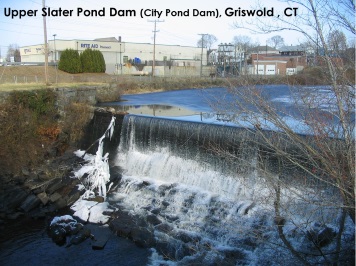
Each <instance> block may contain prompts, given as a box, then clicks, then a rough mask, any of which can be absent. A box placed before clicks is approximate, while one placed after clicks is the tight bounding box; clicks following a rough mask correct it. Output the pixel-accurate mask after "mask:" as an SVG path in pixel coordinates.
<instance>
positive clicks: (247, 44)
mask: <svg viewBox="0 0 356 266" xmlns="http://www.w3.org/2000/svg"><path fill="white" fill-rule="evenodd" d="M232 43H233V44H235V45H237V46H240V47H242V48H243V49H244V50H245V51H246V50H248V49H250V48H252V47H254V46H256V44H254V43H253V42H252V39H251V38H250V37H249V36H246V35H237V36H234V38H233V41H232Z"/></svg>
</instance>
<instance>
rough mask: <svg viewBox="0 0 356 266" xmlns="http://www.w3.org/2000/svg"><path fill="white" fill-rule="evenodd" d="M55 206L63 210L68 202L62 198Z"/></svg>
mask: <svg viewBox="0 0 356 266" xmlns="http://www.w3.org/2000/svg"><path fill="white" fill-rule="evenodd" d="M54 205H55V206H56V207H57V208H58V209H63V208H64V207H67V201H66V200H65V199H64V198H60V199H58V200H57V201H56V202H54Z"/></svg>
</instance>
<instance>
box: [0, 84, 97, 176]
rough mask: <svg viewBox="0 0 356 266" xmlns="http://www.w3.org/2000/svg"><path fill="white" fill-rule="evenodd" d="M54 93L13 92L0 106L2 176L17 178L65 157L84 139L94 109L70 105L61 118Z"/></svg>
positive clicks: (44, 90)
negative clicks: (16, 176) (48, 162)
mask: <svg viewBox="0 0 356 266" xmlns="http://www.w3.org/2000/svg"><path fill="white" fill-rule="evenodd" d="M55 103H56V94H55V92H54V91H53V90H51V89H43V90H32V91H14V92H12V93H10V95H9V97H8V98H7V100H6V101H5V103H3V104H1V105H0V124H1V127H0V146H1V149H0V158H1V160H0V173H1V175H6V174H7V175H18V174H20V173H21V172H22V171H23V170H24V169H26V171H28V170H31V169H34V168H36V167H38V166H39V165H40V164H42V163H43V162H44V161H45V160H47V159H49V158H54V157H56V156H59V155H61V154H63V153H64V152H65V151H66V149H67V148H68V147H69V146H70V145H75V144H76V143H77V142H78V141H79V140H80V138H81V136H82V134H83V132H84V128H85V126H86V124H87V123H88V122H89V120H90V119H91V117H92V112H93V110H92V109H93V108H91V107H90V106H88V105H86V104H79V103H73V104H70V105H69V106H68V107H67V108H66V110H65V112H66V114H65V116H61V115H60V114H59V112H58V109H57V108H56V106H55Z"/></svg>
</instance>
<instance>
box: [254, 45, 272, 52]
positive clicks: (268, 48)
mask: <svg viewBox="0 0 356 266" xmlns="http://www.w3.org/2000/svg"><path fill="white" fill-rule="evenodd" d="M261 51H264V52H265V51H267V52H278V50H277V49H274V48H273V47H271V46H268V45H259V46H255V47H253V48H251V49H249V50H248V52H249V53H257V52H261Z"/></svg>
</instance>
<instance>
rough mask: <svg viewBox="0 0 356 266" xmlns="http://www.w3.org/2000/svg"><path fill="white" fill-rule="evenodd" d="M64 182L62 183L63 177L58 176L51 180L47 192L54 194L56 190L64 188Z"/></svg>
mask: <svg viewBox="0 0 356 266" xmlns="http://www.w3.org/2000/svg"><path fill="white" fill-rule="evenodd" d="M63 186H64V184H63V183H62V179H61V178H56V179H53V180H52V181H51V183H50V184H49V185H48V187H47V189H46V192H47V193H48V194H49V195H50V194H53V193H54V192H55V191H56V190H58V189H60V188H62V187H63Z"/></svg>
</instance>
